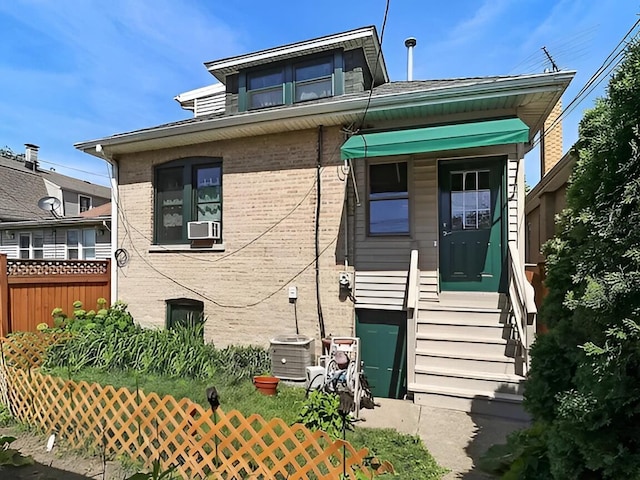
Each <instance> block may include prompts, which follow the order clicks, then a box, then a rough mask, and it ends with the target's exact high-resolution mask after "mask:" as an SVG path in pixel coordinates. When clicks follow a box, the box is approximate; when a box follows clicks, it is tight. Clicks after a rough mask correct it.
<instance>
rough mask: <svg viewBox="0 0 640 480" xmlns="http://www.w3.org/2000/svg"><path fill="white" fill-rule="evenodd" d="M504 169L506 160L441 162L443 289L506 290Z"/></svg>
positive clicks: (441, 287)
mask: <svg viewBox="0 0 640 480" xmlns="http://www.w3.org/2000/svg"><path fill="white" fill-rule="evenodd" d="M504 168H505V161H504V160H503V159H490V160H483V159H478V160H475V161H468V160H466V161H455V160H451V161H441V162H440V164H439V169H438V172H439V173H438V184H439V195H440V198H439V200H440V201H439V204H440V212H439V238H440V241H439V244H440V253H439V255H440V264H439V269H440V290H462V291H482V292H498V291H500V290H502V288H503V282H502V274H503V264H504V258H505V249H504V246H505V245H506V244H505V242H504V241H503V234H504V232H503V216H504V213H503V212H504V204H505V202H504V200H503V191H502V184H503V172H504Z"/></svg>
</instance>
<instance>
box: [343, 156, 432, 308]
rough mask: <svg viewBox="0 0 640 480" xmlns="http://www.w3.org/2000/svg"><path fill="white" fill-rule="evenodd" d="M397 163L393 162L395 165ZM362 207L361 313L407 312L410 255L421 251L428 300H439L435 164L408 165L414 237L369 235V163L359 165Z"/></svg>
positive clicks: (358, 223) (358, 222)
mask: <svg viewBox="0 0 640 480" xmlns="http://www.w3.org/2000/svg"><path fill="white" fill-rule="evenodd" d="M395 160H396V159H393V160H391V159H389V161H395ZM354 167H355V173H356V182H357V184H358V193H359V195H360V201H361V205H360V206H359V207H356V211H355V268H356V295H355V296H356V299H357V304H356V307H358V308H381V309H390V310H402V308H403V300H404V295H405V285H406V280H407V272H408V269H409V260H410V257H411V250H412V249H414V248H415V249H418V252H419V255H418V258H419V266H420V270H421V273H422V275H423V282H422V283H423V289H424V293H423V296H424V298H434V299H435V298H437V281H436V280H437V275H438V273H437V263H438V249H437V243H435V242H437V239H438V231H437V226H438V213H437V212H438V205H437V198H438V193H437V192H438V190H437V168H436V159H434V158H431V159H428V158H419V157H416V158H413V159H411V160H409V163H408V173H409V205H410V207H409V209H410V216H411V217H410V222H411V235H408V236H385V237H371V236H368V235H367V230H368V229H367V183H366V181H367V178H366V161H365V160H358V161H356V162H354Z"/></svg>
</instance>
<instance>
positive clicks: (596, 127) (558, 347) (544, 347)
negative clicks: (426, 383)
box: [522, 41, 640, 480]
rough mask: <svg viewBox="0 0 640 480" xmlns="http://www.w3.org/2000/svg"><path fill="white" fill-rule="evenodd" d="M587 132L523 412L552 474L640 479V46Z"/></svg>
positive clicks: (579, 148)
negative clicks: (539, 433) (544, 330)
mask: <svg viewBox="0 0 640 480" xmlns="http://www.w3.org/2000/svg"><path fill="white" fill-rule="evenodd" d="M579 133H580V136H579V140H578V142H577V144H576V146H575V147H574V153H575V154H576V155H577V156H578V161H577V164H576V167H575V170H574V173H573V175H572V179H571V182H570V185H569V187H568V190H567V209H566V210H565V212H563V214H562V216H561V219H560V224H559V229H558V234H557V236H556V238H555V239H553V240H551V241H550V242H548V243H547V244H546V245H545V254H546V257H547V279H546V284H547V287H548V289H549V295H548V296H547V298H546V300H545V302H544V305H543V307H542V309H541V312H540V316H541V320H542V321H543V322H545V323H546V324H547V325H548V326H549V327H550V331H549V333H548V334H546V335H543V336H541V337H539V338H538V339H537V341H536V343H535V344H534V347H533V348H532V350H531V370H530V375H529V379H528V381H527V388H526V394H525V406H526V407H527V409H528V410H529V411H530V412H531V414H532V415H533V418H534V420H535V422H536V423H537V425H536V429H537V431H543V432H544V434H543V435H542V437H541V438H542V440H541V442H542V443H543V444H544V448H543V449H542V451H543V452H544V453H543V455H545V458H544V462H543V463H544V465H546V467H545V468H548V469H549V475H550V476H552V477H553V478H556V479H563V480H565V479H616V480H617V479H634V478H638V479H640V154H639V146H640V43H639V42H637V41H635V42H633V43H632V44H630V45H629V46H628V47H627V49H626V52H625V57H624V60H623V62H622V63H621V64H620V66H619V68H618V70H617V71H616V73H615V74H614V75H613V76H612V78H611V80H610V82H609V86H608V89H607V94H606V96H605V98H602V99H600V100H598V101H597V103H596V105H595V107H594V108H593V109H592V110H590V111H589V112H587V113H586V115H585V116H584V118H583V120H582V121H581V124H580V131H579ZM538 466H539V465H538ZM524 470H526V469H524ZM524 470H523V471H524ZM539 474H540V473H539V471H538V475H539ZM522 477H526V478H531V477H528V476H527V475H526V474H523V475H522Z"/></svg>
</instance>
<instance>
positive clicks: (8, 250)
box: [0, 227, 111, 260]
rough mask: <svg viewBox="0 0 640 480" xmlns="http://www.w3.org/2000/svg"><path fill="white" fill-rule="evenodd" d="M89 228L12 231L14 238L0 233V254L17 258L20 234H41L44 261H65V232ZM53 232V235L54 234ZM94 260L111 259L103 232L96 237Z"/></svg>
mask: <svg viewBox="0 0 640 480" xmlns="http://www.w3.org/2000/svg"><path fill="white" fill-rule="evenodd" d="M88 228H91V227H77V228H67V227H58V228H56V229H55V230H54V229H52V228H41V229H33V230H26V229H25V230H12V232H14V238H13V239H10V238H7V235H6V234H5V233H4V232H3V231H0V237H1V238H2V241H1V242H0V253H3V254H6V255H7V257H8V258H18V255H19V249H18V241H19V238H20V233H26V232H36V231H37V232H42V233H43V234H44V245H43V256H44V259H45V260H66V259H67V247H66V241H67V231H68V230H85V229H88ZM54 232H55V233H54ZM95 249H96V260H106V259H108V258H111V235H110V233H109V232H108V231H106V230H105V233H104V235H99V234H98V235H96V246H95Z"/></svg>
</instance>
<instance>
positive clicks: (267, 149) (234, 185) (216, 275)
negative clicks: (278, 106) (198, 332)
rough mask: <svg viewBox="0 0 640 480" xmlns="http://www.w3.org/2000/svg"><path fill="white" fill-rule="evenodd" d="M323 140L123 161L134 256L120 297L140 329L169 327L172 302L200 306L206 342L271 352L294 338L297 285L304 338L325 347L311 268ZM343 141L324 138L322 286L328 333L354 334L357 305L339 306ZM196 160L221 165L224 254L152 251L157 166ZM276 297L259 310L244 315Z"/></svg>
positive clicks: (275, 138) (255, 141)
mask: <svg viewBox="0 0 640 480" xmlns="http://www.w3.org/2000/svg"><path fill="white" fill-rule="evenodd" d="M317 134H318V132H317V130H315V129H312V130H305V131H297V132H290V133H282V134H277V135H265V136H258V137H252V138H243V139H237V140H228V141H219V142H213V143H206V144H200V145H191V146H186V147H182V148H174V149H166V150H158V151H149V152H144V153H141V154H136V155H130V156H125V157H123V158H121V159H120V187H119V194H120V206H121V207H122V213H121V216H120V229H119V245H120V246H121V247H123V248H125V249H127V250H128V251H129V253H130V262H129V263H128V265H126V266H125V267H123V268H121V269H120V270H119V280H118V281H119V287H118V290H119V297H120V299H122V300H124V301H125V302H127V303H129V308H130V311H131V313H132V314H133V316H134V318H135V319H136V320H137V321H138V322H140V323H141V324H142V325H144V326H148V327H150V326H157V327H160V326H163V325H164V323H165V300H166V299H170V298H180V297H187V298H195V299H199V300H203V301H204V305H205V307H204V313H205V315H206V316H207V317H208V321H207V323H206V327H205V331H206V337H207V339H209V340H212V341H213V342H214V343H215V344H216V345H220V346H224V345H228V344H259V345H265V346H266V345H268V342H269V339H270V338H272V337H274V336H276V335H281V334H286V333H292V332H295V320H294V306H293V305H292V304H290V303H289V301H288V289H287V287H288V286H289V285H295V286H297V288H298V302H297V315H298V323H299V326H300V333H301V334H305V335H309V336H312V337H315V338H316V339H318V338H319V327H318V315H317V307H316V290H315V269H314V266H313V265H310V264H312V263H313V260H314V255H315V244H314V234H315V223H314V214H315V206H316V188H315V178H316V156H317ZM342 142H343V138H342V134H341V133H340V131H339V129H338V128H332V129H325V132H324V142H323V151H324V154H323V159H322V165H323V166H324V168H323V170H322V192H321V213H320V232H319V238H320V249H321V250H324V253H323V254H322V255H321V258H320V285H321V304H322V310H323V313H324V319H325V325H326V333H327V334H328V333H333V334H334V335H336V334H340V335H351V334H353V304H352V302H351V301H350V300H349V299H344V298H342V299H341V298H340V296H339V286H338V272H340V271H341V270H343V269H344V267H343V264H342V262H343V258H342V257H341V256H340V255H341V252H342V251H343V242H344V237H343V233H342V231H341V220H342V213H343V207H344V205H343V200H344V183H343V180H342V179H341V178H339V176H338V168H337V167H338V166H339V165H341V161H340V151H339V146H340V145H341V144H342ZM190 156H211V157H220V158H222V162H223V236H224V239H223V241H224V246H225V251H224V252H195V251H187V252H180V253H167V252H149V247H150V245H151V238H152V237H153V185H152V181H153V167H154V166H156V165H160V164H162V163H165V162H167V161H171V160H174V159H178V158H185V157H190ZM300 202H301V204H300V206H299V207H298V208H297V209H296V210H295V211H294V212H293V213H291V214H290V212H291V211H292V210H293V209H294V208H295V207H296V205H297V204H298V203H300ZM289 214H290V215H289ZM287 215H289V216H287ZM123 216H124V220H123ZM285 216H287V218H286V219H285V220H282V219H283V218H284V217H285ZM281 220H282V221H281ZM280 221H281V223H279V224H278V225H277V226H276V227H275V228H273V230H271V231H269V232H268V233H267V234H265V235H264V236H262V237H261V238H260V239H258V240H256V241H254V242H253V243H251V242H252V240H253V239H255V238H256V237H258V236H259V235H261V234H262V233H263V232H265V231H266V230H267V229H269V228H270V227H271V226H273V225H274V224H276V223H277V222H280ZM246 245H248V246H246ZM244 246H246V248H243V249H242V250H241V251H239V252H238V253H236V254H234V255H232V256H229V257H227V258H223V257H225V256H227V255H229V254H230V253H232V252H234V251H236V250H238V249H240V248H241V247H244ZM325 248H326V250H325ZM150 265H151V266H150ZM308 265H310V266H309V268H307V269H306V270H304V269H305V267H307V266H308ZM154 268H155V269H157V270H159V271H160V272H162V274H165V275H166V276H168V277H170V278H171V280H169V279H167V278H165V277H163V276H162V274H160V273H157V272H156V271H154ZM302 270H304V272H303V273H301V274H300V275H299V276H298V277H297V278H295V280H291V281H290V279H291V278H292V277H294V276H295V275H296V274H297V273H298V272H300V271H302ZM172 280H173V281H172ZM179 284H182V285H186V286H188V287H189V288H191V289H193V290H195V291H197V292H200V293H202V294H203V295H204V296H206V297H208V299H206V298H202V297H200V296H198V295H196V294H194V293H193V292H191V291H189V290H187V289H185V288H183V287H181V286H180V285H179ZM270 295H272V296H271V297H270V298H268V299H267V300H265V301H262V302H260V303H259V304H257V305H255V306H246V305H250V304H253V303H256V302H259V301H260V300H262V299H264V298H265V297H268V296H270ZM214 301H215V302H216V303H217V304H219V305H216V303H214ZM316 345H319V341H316Z"/></svg>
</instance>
